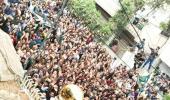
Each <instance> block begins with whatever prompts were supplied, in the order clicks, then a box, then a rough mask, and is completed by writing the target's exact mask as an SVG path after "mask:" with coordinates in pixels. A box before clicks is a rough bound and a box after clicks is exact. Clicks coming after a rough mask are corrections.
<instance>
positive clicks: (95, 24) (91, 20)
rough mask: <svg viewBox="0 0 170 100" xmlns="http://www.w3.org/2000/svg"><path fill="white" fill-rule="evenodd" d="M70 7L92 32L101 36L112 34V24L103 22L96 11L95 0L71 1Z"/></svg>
mask: <svg viewBox="0 0 170 100" xmlns="http://www.w3.org/2000/svg"><path fill="white" fill-rule="evenodd" d="M68 6H69V8H70V10H71V11H72V13H73V14H74V15H75V16H76V17H78V18H80V19H82V20H83V21H84V23H85V24H86V25H87V26H88V27H89V28H90V29H91V30H92V31H94V32H96V33H100V35H101V34H105V35H107V34H111V33H112V24H111V23H110V22H104V21H102V20H101V14H100V12H99V11H97V10H96V6H95V1H94V0H70V1H69V5H68Z"/></svg>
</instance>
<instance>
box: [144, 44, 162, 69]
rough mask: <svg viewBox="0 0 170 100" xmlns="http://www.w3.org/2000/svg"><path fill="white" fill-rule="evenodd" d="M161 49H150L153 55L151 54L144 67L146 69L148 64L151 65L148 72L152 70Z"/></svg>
mask: <svg viewBox="0 0 170 100" xmlns="http://www.w3.org/2000/svg"><path fill="white" fill-rule="evenodd" d="M159 49H160V47H157V48H156V49H153V48H150V50H151V53H150V55H149V57H148V58H147V59H146V61H145V63H144V64H143V67H145V66H146V65H147V64H149V67H148V71H149V70H150V68H151V66H152V63H153V61H154V60H155V58H156V57H157V56H158V51H159Z"/></svg>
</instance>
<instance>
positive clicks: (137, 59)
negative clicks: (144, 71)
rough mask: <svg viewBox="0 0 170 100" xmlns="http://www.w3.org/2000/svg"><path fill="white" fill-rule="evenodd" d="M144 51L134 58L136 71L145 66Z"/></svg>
mask: <svg viewBox="0 0 170 100" xmlns="http://www.w3.org/2000/svg"><path fill="white" fill-rule="evenodd" d="M144 57H145V56H144V51H141V52H139V53H137V54H136V55H135V58H134V61H135V63H134V67H133V68H134V69H136V67H137V66H138V68H139V67H140V66H141V65H142V64H143V62H144V61H145V58H144Z"/></svg>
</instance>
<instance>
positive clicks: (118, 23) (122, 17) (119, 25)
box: [112, 0, 135, 32]
mask: <svg viewBox="0 0 170 100" xmlns="http://www.w3.org/2000/svg"><path fill="white" fill-rule="evenodd" d="M121 3H122V6H123V8H124V9H121V10H119V11H118V12H117V13H116V15H115V16H113V18H112V21H113V22H114V24H115V27H116V30H115V31H116V32H121V30H123V29H124V28H125V26H126V25H127V24H128V22H129V21H128V18H127V16H126V13H127V15H128V17H129V18H130V17H131V16H132V15H133V12H134V11H135V6H134V2H132V0H123V1H121ZM125 12H126V13H125Z"/></svg>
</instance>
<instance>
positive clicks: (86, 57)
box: [0, 0, 170, 100]
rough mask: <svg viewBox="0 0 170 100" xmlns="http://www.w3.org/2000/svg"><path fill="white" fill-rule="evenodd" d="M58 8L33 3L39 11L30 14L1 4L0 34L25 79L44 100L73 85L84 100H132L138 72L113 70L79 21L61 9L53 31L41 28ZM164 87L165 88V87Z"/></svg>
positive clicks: (23, 4) (25, 7) (22, 6)
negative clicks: (13, 52) (9, 45)
mask: <svg viewBox="0 0 170 100" xmlns="http://www.w3.org/2000/svg"><path fill="white" fill-rule="evenodd" d="M61 2H62V1H61V0H57V1H55V2H53V3H52V2H50V1H49V2H38V1H35V2H34V3H32V4H33V5H38V6H34V8H33V9H32V8H31V3H30V2H28V1H24V0H21V1H20V2H19V3H15V4H14V3H11V4H10V5H6V4H5V3H3V4H1V8H0V28H1V29H2V30H3V31H5V32H6V33H8V34H9V35H10V37H11V39H12V41H13V44H14V47H15V48H16V51H17V53H18V54H19V56H20V57H21V63H22V65H23V67H24V69H28V72H27V74H28V75H30V76H31V77H32V79H33V80H34V82H35V84H36V86H37V88H39V90H40V91H41V92H42V94H43V95H44V97H45V98H44V99H47V100H54V99H55V98H57V97H58V95H59V91H60V90H61V88H62V87H63V86H64V85H67V84H76V85H78V86H79V87H80V88H81V89H82V90H83V91H84V97H85V99H87V100H127V99H129V100H137V98H138V95H139V94H140V92H139V85H138V82H137V78H138V76H139V75H138V70H136V69H137V68H135V70H134V69H130V70H129V69H128V68H127V66H124V65H122V64H119V65H117V66H112V65H113V63H114V61H115V60H116V58H112V57H111V56H110V55H109V54H108V53H107V52H106V50H105V49H104V48H102V45H101V44H99V43H97V42H95V40H94V36H93V33H92V32H91V31H90V30H89V29H88V28H87V27H86V26H84V25H83V22H82V21H81V20H77V19H76V18H75V17H73V16H72V15H71V14H70V12H69V11H68V10H67V9H66V8H65V9H64V12H63V14H62V16H60V17H59V20H58V25H57V26H58V28H57V29H52V28H50V27H49V26H46V25H45V24H44V22H46V21H48V20H51V21H52V22H54V20H55V17H56V16H57V12H58V11H60V10H61V9H60V8H61V4H62V3H61ZM33 12H34V13H38V14H39V15H41V16H42V18H43V21H41V20H37V17H36V15H35V14H33ZM44 20H45V21H44ZM49 34H50V36H48V35H49ZM143 62H144V59H143ZM143 62H142V63H143ZM142 63H140V66H141V64H142ZM136 64H138V65H139V63H138V62H137V63H136ZM135 66H136V65H135ZM157 77H159V75H158V76H157ZM158 80H159V78H158ZM160 82H162V81H160ZM167 83H168V84H166V85H163V86H164V88H166V87H165V86H167V85H169V83H170V82H169V81H167ZM158 84H160V85H162V84H161V83H158Z"/></svg>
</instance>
